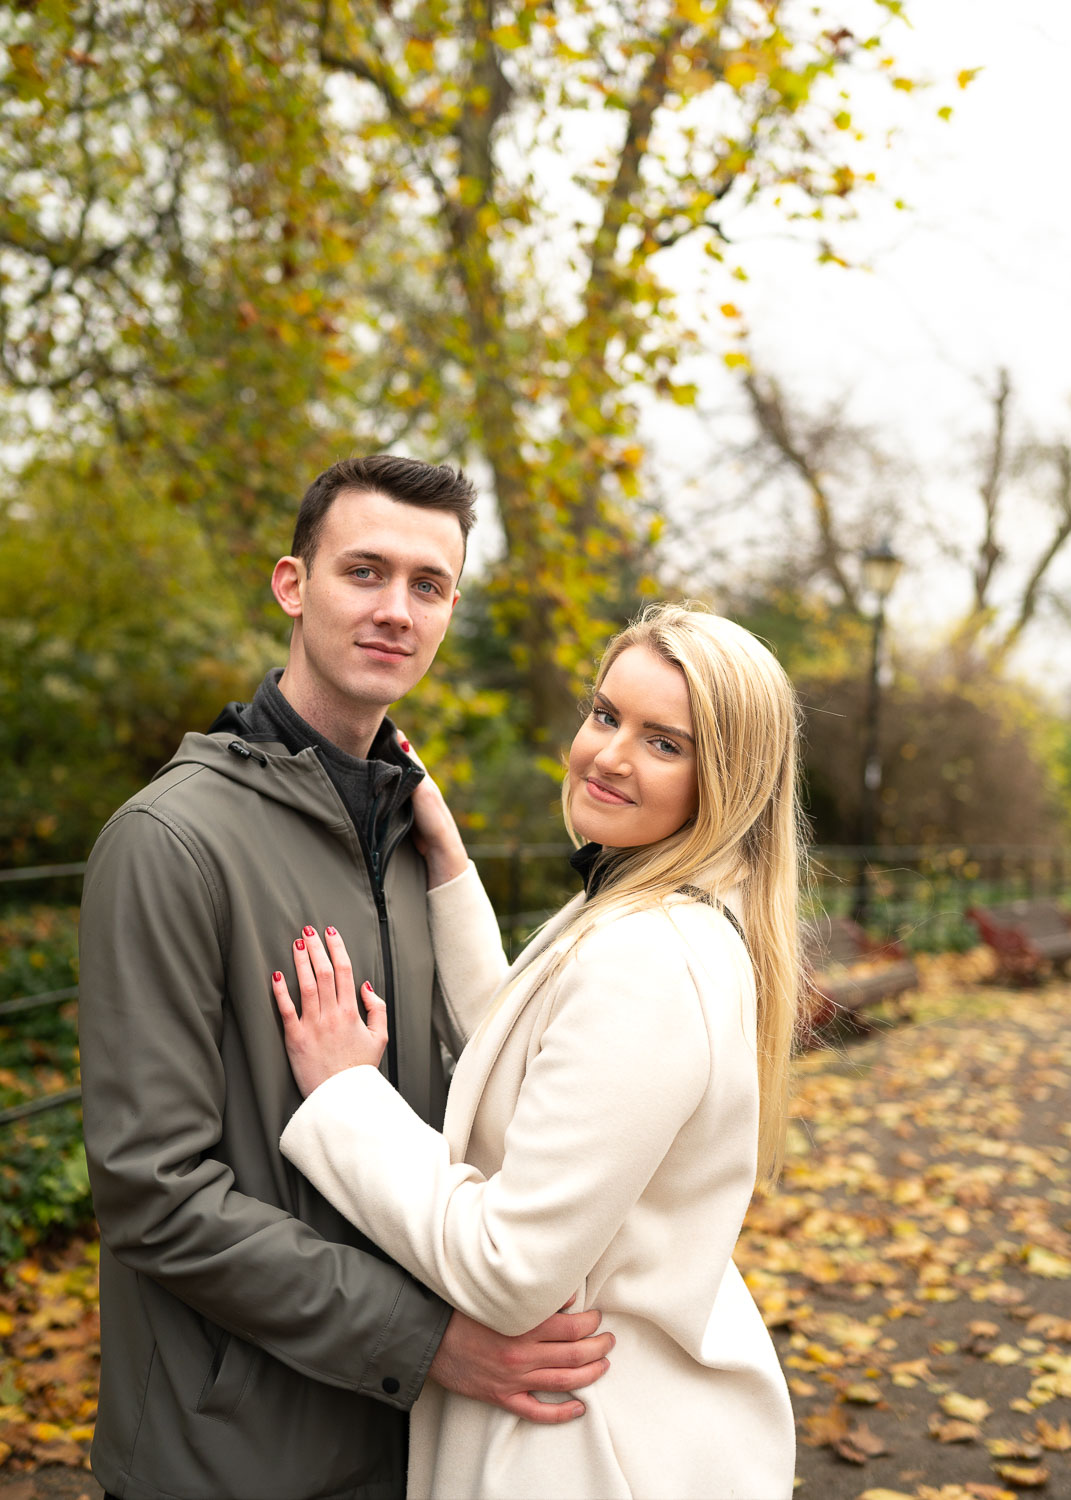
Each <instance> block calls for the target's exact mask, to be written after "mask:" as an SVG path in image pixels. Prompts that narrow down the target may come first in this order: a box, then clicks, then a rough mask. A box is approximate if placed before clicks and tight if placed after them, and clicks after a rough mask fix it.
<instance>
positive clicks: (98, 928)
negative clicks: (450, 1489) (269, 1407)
mask: <svg viewBox="0 0 1071 1500" xmlns="http://www.w3.org/2000/svg"><path fill="white" fill-rule="evenodd" d="M225 922H226V912H225V908H224V903H223V901H222V898H221V895H220V892H219V891H218V889H216V888H214V885H213V880H212V873H211V869H210V868H209V867H208V865H207V864H206V863H205V862H204V861H202V860H200V859H199V858H198V857H197V853H196V850H195V849H194V848H193V847H192V846H191V845H190V844H189V842H188V840H187V838H186V836H185V835H184V834H183V833H182V831H181V830H179V829H177V828H175V827H173V826H169V825H168V823H167V822H166V820H165V819H164V818H163V817H162V816H161V815H158V814H156V813H155V812H151V813H150V812H146V811H145V810H141V809H138V810H130V811H128V812H126V813H123V814H120V815H118V816H117V818H116V819H115V820H114V821H113V822H112V824H110V825H109V827H108V828H107V829H106V830H105V832H104V833H103V834H102V836H101V838H100V840H98V844H97V847H96V849H95V850H94V853H93V856H92V859H91V861H90V866H89V870H88V873H87V876H86V884H85V893H84V900H83V907H82V920H81V995H80V1007H79V1009H80V1018H79V1020H80V1042H81V1066H82V1088H83V1109H84V1120H85V1143H86V1155H87V1158H88V1162H89V1169H90V1178H91V1182H92V1187H93V1200H94V1205H95V1208H96V1212H97V1217H98V1220H99V1222H100V1228H101V1235H102V1238H103V1239H104V1241H105V1243H106V1244H107V1245H108V1247H109V1249H110V1250H111V1252H112V1254H113V1255H114V1256H115V1257H116V1259H117V1260H119V1261H120V1262H121V1263H122V1264H123V1265H125V1266H127V1267H130V1268H131V1269H133V1270H134V1271H137V1272H139V1273H142V1274H144V1275H145V1276H148V1277H151V1278H152V1279H153V1280H154V1281H156V1282H158V1283H159V1284H160V1285H161V1286H162V1287H164V1288H166V1289H167V1290H168V1291H169V1292H171V1293H172V1294H173V1295H174V1296H176V1297H178V1298H180V1299H181V1300H182V1301H183V1302H185V1303H187V1304H188V1305H189V1306H190V1307H192V1308H194V1309H196V1311H197V1312H199V1313H201V1314H202V1315H203V1316H204V1317H206V1318H208V1319H210V1320H211V1321H212V1322H213V1323H216V1324H218V1325H219V1326H221V1327H223V1328H225V1329H227V1330H229V1331H230V1332H231V1333H235V1334H237V1335H238V1336H239V1337H241V1338H243V1339H245V1340H247V1341H248V1342H249V1343H251V1344H255V1345H257V1346H258V1347H260V1348H262V1349H264V1350H266V1351H267V1352H268V1353H269V1354H271V1355H273V1356H274V1357H275V1358H277V1359H280V1360H282V1361H283V1362H284V1363H285V1364H288V1365H291V1366H292V1367H293V1368H294V1369H296V1370H300V1371H301V1372H302V1373H304V1374H306V1375H309V1376H311V1377H312V1378H314V1379H316V1380H321V1381H324V1382H326V1383H327V1384H329V1385H337V1386H341V1387H343V1388H344V1389H349V1390H354V1391H360V1392H362V1393H364V1394H366V1395H369V1396H374V1397H376V1398H377V1399H379V1400H386V1401H387V1402H388V1404H390V1405H394V1406H397V1407H401V1408H403V1409H405V1408H407V1407H408V1406H410V1405H411V1404H412V1402H413V1401H414V1400H415V1399H416V1396H417V1395H418V1393H419V1391H420V1387H421V1384H422V1383H423V1380H424V1376H425V1374H426V1372H427V1368H428V1365H429V1364H430V1362H431V1360H432V1358H433V1357H434V1353H435V1350H436V1349H437V1347H438V1343H439V1339H440V1338H441V1336H442V1332H443V1329H444V1328H445V1325H446V1321H447V1319H448V1318H449V1315H450V1309H449V1308H444V1307H443V1304H442V1303H441V1302H439V1301H438V1299H436V1298H434V1297H432V1296H430V1295H429V1293H428V1292H427V1291H426V1289H425V1288H423V1287H420V1286H418V1285H416V1284H415V1283H414V1282H413V1281H412V1280H411V1278H410V1277H409V1276H408V1275H406V1274H405V1273H404V1272H403V1271H402V1270H401V1269H400V1268H399V1267H398V1266H393V1265H390V1264H388V1263H386V1262H384V1261H383V1260H380V1259H378V1258H377V1257H376V1256H374V1255H372V1254H370V1253H368V1252H365V1251H362V1250H360V1249H358V1248H356V1247H354V1246H350V1245H343V1244H337V1243H332V1242H330V1241H328V1240H325V1239H324V1238H322V1236H320V1235H319V1234H318V1233H317V1232H316V1231H315V1230H314V1229H313V1228H312V1227H311V1226H309V1225H308V1224H305V1223H303V1222H302V1221H301V1220H299V1219H296V1218H294V1217H293V1216H292V1215H290V1214H288V1213H287V1212H286V1211H285V1210H284V1209H282V1208H280V1207H278V1206H276V1205H275V1204H273V1203H271V1202H265V1201H262V1200H261V1199H259V1198H257V1197H253V1196H250V1195H249V1194H248V1193H244V1192H240V1191H238V1189H237V1188H236V1186H235V1183H234V1177H233V1173H232V1171H231V1169H230V1167H229V1166H228V1165H227V1164H226V1163H224V1162H223V1161H221V1160H219V1158H218V1157H217V1156H216V1155H214V1154H213V1153H214V1151H215V1149H216V1147H217V1144H218V1142H219V1140H220V1138H221V1133H222V1120H223V1109H224V1103H225V1097H226V1089H227V1080H226V1078H225V1076H224V1067H223V1058H222V1055H221V1039H222V1031H223V1006H224V999H223V997H224V994H225V991H226V974H225V972H224V962H223V958H222V952H223V951H224V950H223V945H222V943H221V931H220V929H221V926H223V925H225ZM266 985H267V979H266V976H265V995H266V1003H267V987H266ZM269 1139H270V1138H269ZM271 1149H272V1147H271V1145H270V1144H269V1143H268V1141H266V1144H265V1150H266V1151H270V1150H271ZM270 1180H271V1178H270V1176H268V1177H267V1178H266V1181H269V1182H270ZM385 1378H386V1379H387V1380H388V1385H387V1391H386V1392H385V1391H384V1389H383V1386H382V1382H383V1380H384V1379H385ZM394 1381H396V1382H397V1385H395V1384H394V1383H393V1382H394ZM388 1393H389V1394H388Z"/></svg>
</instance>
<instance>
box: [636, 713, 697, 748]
mask: <svg viewBox="0 0 1071 1500" xmlns="http://www.w3.org/2000/svg"><path fill="white" fill-rule="evenodd" d="M643 727H644V729H660V730H661V731H662V733H663V734H673V735H677V736H678V737H679V738H680V739H682V740H688V741H689V742H690V743H691V744H693V745H694V744H695V735H694V734H689V733H688V731H687V729H677V728H676V727H675V726H674V725H672V724H655V723H653V722H652V721H651V720H650V719H644V721H643Z"/></svg>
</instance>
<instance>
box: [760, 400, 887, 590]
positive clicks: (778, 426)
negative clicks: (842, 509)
mask: <svg viewBox="0 0 1071 1500" xmlns="http://www.w3.org/2000/svg"><path fill="white" fill-rule="evenodd" d="M744 389H745V390H746V391H747V394H748V396H749V398H750V400H751V409H752V411H753V412H754V414H755V419H756V421H757V422H758V424H759V428H760V430H761V431H762V432H763V433H764V434H765V436H766V438H767V440H768V441H769V442H770V443H771V444H772V445H773V447H774V449H775V451H776V452H777V453H779V454H780V456H781V459H782V460H783V462H784V463H785V464H786V465H787V466H788V467H789V468H791V469H793V470H795V472H796V473H797V474H798V475H799V477H800V478H801V479H802V480H803V482H804V484H805V485H806V486H807V489H808V491H809V492H810V496H811V506H812V509H813V511H814V516H815V520H816V522H817V523H818V535H819V540H820V548H819V554H820V558H821V564H822V568H823V571H824V572H825V573H827V574H828V576H829V577H830V579H832V581H833V582H834V583H835V584H836V586H837V588H838V589H839V590H840V593H841V596H842V598H843V599H844V602H845V603H846V604H847V605H848V606H849V607H850V608H851V609H854V610H857V611H858V609H859V607H860V606H859V596H858V592H857V590H856V588H855V586H854V584H853V583H852V581H851V579H850V578H849V577H848V575H847V574H846V573H845V571H844V569H843V567H842V566H841V559H842V557H843V556H844V548H843V546H842V545H841V542H840V539H839V537H838V536H837V533H836V526H835V523H834V519H833V506H832V503H831V501H830V498H829V495H828V493H827V492H826V488H825V485H824V484H823V482H822V476H821V474H820V473H819V471H818V469H817V468H816V466H815V465H814V464H813V463H812V462H811V461H810V459H809V458H808V456H807V454H806V453H805V451H804V450H803V448H802V447H801V446H800V445H799V444H798V443H797V442H796V440H795V438H794V437H793V435H792V431H791V428H790V427H789V423H788V418H787V416H786V414H785V409H784V403H783V401H782V399H781V392H780V390H779V389H778V387H777V384H776V382H774V381H772V380H771V381H768V382H767V383H766V386H765V388H760V386H759V382H758V380H757V379H756V377H755V375H754V374H751V373H749V374H747V375H745V377H744Z"/></svg>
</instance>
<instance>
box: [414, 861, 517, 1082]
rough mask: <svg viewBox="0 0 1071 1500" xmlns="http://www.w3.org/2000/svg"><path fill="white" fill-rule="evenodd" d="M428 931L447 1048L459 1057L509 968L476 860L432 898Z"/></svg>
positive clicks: (430, 894) (436, 887)
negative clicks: (444, 1009) (432, 950)
mask: <svg viewBox="0 0 1071 1500" xmlns="http://www.w3.org/2000/svg"><path fill="white" fill-rule="evenodd" d="M428 925H429V927H430V929H431V942H432V947H433V949H434V951H435V969H436V973H437V975H438V979H439V985H440V989H441V992H442V998H443V1001H444V1004H445V1008H446V1015H447V1024H448V1028H449V1030H448V1036H449V1040H448V1045H449V1046H450V1049H451V1051H452V1052H453V1053H454V1056H455V1057H457V1056H459V1055H460V1051H461V1048H462V1047H463V1046H464V1044H465V1043H466V1042H467V1041H468V1039H469V1037H470V1036H471V1035H472V1033H473V1031H475V1029H476V1027H477V1025H478V1024H479V1020H480V1017H481V1016H482V1015H483V1013H484V1011H485V1010H486V1009H487V1006H488V1004H489V1003H490V1001H491V997H492V996H493V995H494V993H495V991H496V990H497V989H498V986H499V985H500V983H501V982H502V980H503V979H504V978H505V976H506V968H507V965H506V955H505V953H504V952H503V950H502V938H501V935H500V933H499V930H498V919H497V918H496V916H495V913H494V908H493V907H492V905H491V903H490V901H489V900H488V899H487V892H486V891H485V890H484V888H483V883H482V881H481V880H480V877H479V875H478V874H477V872H476V866H475V865H474V864H473V863H472V861H471V860H470V861H469V865H468V869H466V870H464V871H463V872H462V873H461V874H460V875H458V876H456V877H455V878H454V879H453V880H448V881H447V882H446V883H445V885H438V886H435V887H434V889H432V890H430V891H429V892H428Z"/></svg>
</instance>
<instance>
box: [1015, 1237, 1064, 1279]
mask: <svg viewBox="0 0 1071 1500" xmlns="http://www.w3.org/2000/svg"><path fill="white" fill-rule="evenodd" d="M1024 1258H1025V1260H1026V1269H1027V1270H1028V1271H1029V1272H1030V1273H1031V1274H1032V1275H1034V1276H1049V1277H1053V1278H1061V1279H1065V1278H1067V1277H1069V1276H1071V1260H1069V1259H1068V1258H1067V1256H1066V1255H1057V1254H1056V1252H1055V1251H1054V1250H1046V1249H1045V1248H1044V1246H1043V1245H1031V1246H1030V1248H1029V1249H1028V1250H1027V1252H1026V1256H1025V1257H1024Z"/></svg>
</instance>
